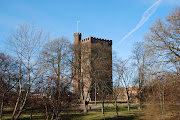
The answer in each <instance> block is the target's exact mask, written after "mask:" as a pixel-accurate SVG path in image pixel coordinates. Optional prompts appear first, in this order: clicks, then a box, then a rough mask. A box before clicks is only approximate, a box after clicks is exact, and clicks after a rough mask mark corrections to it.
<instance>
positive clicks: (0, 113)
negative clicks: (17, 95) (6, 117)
mask: <svg viewBox="0 0 180 120" xmlns="http://www.w3.org/2000/svg"><path fill="white" fill-rule="evenodd" d="M4 96H5V94H4V93H3V96H2V100H1V111H0V120H2V114H3V107H4Z"/></svg>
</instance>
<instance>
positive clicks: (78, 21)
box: [77, 21, 80, 33]
mask: <svg viewBox="0 0 180 120" xmlns="http://www.w3.org/2000/svg"><path fill="white" fill-rule="evenodd" d="M79 22H80V21H77V33H78V23H79Z"/></svg>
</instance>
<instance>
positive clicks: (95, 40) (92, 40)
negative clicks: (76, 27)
mask: <svg viewBox="0 0 180 120" xmlns="http://www.w3.org/2000/svg"><path fill="white" fill-rule="evenodd" d="M85 42H92V43H95V42H107V43H108V44H109V45H112V40H107V39H101V38H96V37H88V38H85V39H82V40H81V43H85Z"/></svg>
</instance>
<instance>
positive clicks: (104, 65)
mask: <svg viewBox="0 0 180 120" xmlns="http://www.w3.org/2000/svg"><path fill="white" fill-rule="evenodd" d="M73 74H74V79H73V92H74V93H75V94H80V93H81V92H82V89H83V92H84V94H85V96H86V97H87V98H90V100H94V95H95V94H96V92H97V93H98V92H99V93H101V92H103V93H106V94H112V88H113V84H112V40H105V39H100V38H95V37H88V38H85V39H81V33H74V69H73Z"/></svg>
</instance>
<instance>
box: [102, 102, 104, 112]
mask: <svg viewBox="0 0 180 120" xmlns="http://www.w3.org/2000/svg"><path fill="white" fill-rule="evenodd" d="M102 114H104V99H103V101H102Z"/></svg>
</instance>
